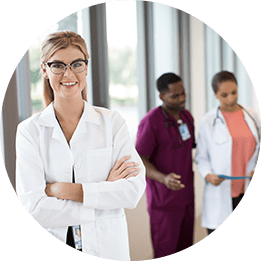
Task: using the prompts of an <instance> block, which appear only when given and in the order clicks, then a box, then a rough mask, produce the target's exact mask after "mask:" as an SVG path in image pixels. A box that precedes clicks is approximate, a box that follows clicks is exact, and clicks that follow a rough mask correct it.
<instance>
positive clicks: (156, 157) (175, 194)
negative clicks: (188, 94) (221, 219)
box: [136, 107, 195, 211]
mask: <svg viewBox="0 0 261 261" xmlns="http://www.w3.org/2000/svg"><path fill="white" fill-rule="evenodd" d="M184 114H185V115H186V116H187V117H186V116H185V115H184ZM168 117H169V118H170V119H171V120H173V121H174V122H175V123H176V124H177V126H178V123H177V120H176V119H175V118H173V117H172V116H170V115H169V114H168ZM180 117H181V119H182V121H183V123H186V124H187V126H188V129H189V132H190V135H191V138H190V139H188V140H186V141H182V139H181V136H179V137H180V140H181V141H182V143H184V146H182V147H180V148H176V149H174V148H173V147H174V146H175V145H179V144H180V143H179V139H178V136H177V134H178V132H179V131H178V130H177V129H175V127H174V125H173V123H172V122H171V121H168V124H169V126H170V132H171V135H172V138H173V139H174V141H175V143H174V142H173V140H172V138H171V136H170V132H169V131H168V129H167V127H166V124H165V121H166V118H165V115H164V114H163V112H162V109H161V108H160V107H157V108H154V109H152V110H151V111H150V112H148V114H147V115H146V116H145V117H144V118H143V119H142V120H141V122H140V124H139V128H138V133H137V141H136V149H137V151H138V153H139V154H140V155H144V156H149V157H150V159H149V160H150V162H151V163H152V164H153V165H154V166H155V167H156V169H157V170H158V171H160V172H162V173H164V174H169V173H171V172H174V173H176V174H178V175H180V176H181V183H182V184H184V185H185V188H183V189H181V190H179V191H173V190H171V189H168V188H167V187H166V186H165V185H163V184H161V183H159V182H157V181H155V180H152V179H150V178H148V177H146V180H147V186H146V194H147V203H148V210H149V211H150V209H151V208H153V209H155V208H164V209H179V208H184V207H186V206H187V205H188V204H190V203H193V202H194V186H193V179H194V173H193V171H192V148H193V145H194V143H195V139H194V121H193V117H192V116H191V114H190V113H189V112H188V111H187V110H184V111H183V112H181V113H180Z"/></svg>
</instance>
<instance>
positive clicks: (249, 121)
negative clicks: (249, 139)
mask: <svg viewBox="0 0 261 261" xmlns="http://www.w3.org/2000/svg"><path fill="white" fill-rule="evenodd" d="M246 110H247V109H246V108H244V110H243V113H244V118H245V121H246V123H247V125H248V127H249V129H250V130H251V132H252V134H253V136H254V137H255V140H256V143H257V144H258V143H259V141H258V133H257V129H256V126H255V123H254V122H253V119H251V118H250V116H249V115H248V114H247V112H246ZM248 113H249V114H250V112H248Z"/></svg>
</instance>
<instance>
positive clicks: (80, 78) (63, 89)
mask: <svg viewBox="0 0 261 261" xmlns="http://www.w3.org/2000/svg"><path fill="white" fill-rule="evenodd" d="M79 59H81V60H85V56H84V54H83V53H82V52H81V51H80V50H79V49H78V48H76V47H72V46H70V47H68V48H66V49H60V50H58V51H56V52H55V53H54V54H53V56H52V57H51V58H50V59H49V60H48V61H47V62H54V61H55V62H63V63H65V64H69V63H72V62H74V61H76V60H79ZM87 70H88V64H87V66H86V69H85V70H84V71H82V72H80V73H75V72H73V71H72V70H71V69H70V66H67V68H66V71H65V72H64V73H62V74H54V73H53V72H52V71H51V70H50V68H49V67H48V66H45V65H42V71H43V74H44V77H45V78H47V79H49V83H50V86H51V88H52V90H53V93H54V100H56V99H73V98H77V99H78V98H79V99H82V96H81V92H82V90H83V89H84V87H85V85H86V75H87Z"/></svg>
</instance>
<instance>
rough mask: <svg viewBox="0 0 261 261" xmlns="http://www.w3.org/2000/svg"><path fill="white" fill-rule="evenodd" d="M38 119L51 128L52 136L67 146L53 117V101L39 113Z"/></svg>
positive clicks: (40, 122)
mask: <svg viewBox="0 0 261 261" xmlns="http://www.w3.org/2000/svg"><path fill="white" fill-rule="evenodd" d="M38 121H39V124H40V125H42V126H45V127H49V128H53V133H52V138H53V139H56V140H58V141H59V142H61V143H62V144H64V145H66V146H68V143H67V141H66V138H65V136H64V134H63V132H62V129H61V127H60V125H59V123H58V121H57V120H56V118H55V113H54V108H53V103H50V105H49V106H48V107H47V108H46V109H45V110H44V111H43V112H42V113H41V116H40V117H39V120H38Z"/></svg>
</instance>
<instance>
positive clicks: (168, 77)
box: [156, 73, 182, 93]
mask: <svg viewBox="0 0 261 261" xmlns="http://www.w3.org/2000/svg"><path fill="white" fill-rule="evenodd" d="M180 81H182V80H181V78H180V77H179V76H178V75H176V74H174V73H164V74H162V75H161V76H160V77H159V78H158V80H157V81H156V86H157V89H158V91H159V92H160V93H163V92H166V91H168V90H169V87H168V85H169V84H172V83H176V82H180Z"/></svg>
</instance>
